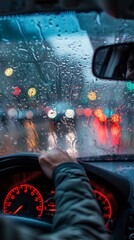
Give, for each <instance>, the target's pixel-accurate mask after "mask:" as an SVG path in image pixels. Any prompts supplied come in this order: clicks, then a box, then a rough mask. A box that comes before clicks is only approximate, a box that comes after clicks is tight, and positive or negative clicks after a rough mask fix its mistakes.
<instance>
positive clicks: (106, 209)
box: [93, 190, 112, 226]
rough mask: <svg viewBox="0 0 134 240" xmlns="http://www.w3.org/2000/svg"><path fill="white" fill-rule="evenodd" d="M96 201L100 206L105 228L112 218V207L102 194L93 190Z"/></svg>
mask: <svg viewBox="0 0 134 240" xmlns="http://www.w3.org/2000/svg"><path fill="white" fill-rule="evenodd" d="M93 192H94V194H95V196H96V199H97V201H98V204H99V206H100V209H101V211H102V215H103V218H104V221H105V224H106V226H107V224H108V221H109V220H110V219H111V218H112V205H111V202H110V201H109V199H108V197H107V196H106V195H104V194H103V193H102V192H100V191H98V190H93Z"/></svg>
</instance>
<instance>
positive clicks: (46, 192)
mask: <svg viewBox="0 0 134 240" xmlns="http://www.w3.org/2000/svg"><path fill="white" fill-rule="evenodd" d="M0 181H1V182H2V184H1V186H2V187H1V192H0V195H1V200H0V210H1V211H2V212H3V213H4V214H9V215H18V216H23V217H30V218H34V219H40V220H42V221H46V222H49V223H51V222H52V220H53V216H54V214H55V212H56V205H55V201H54V192H55V191H54V186H53V183H52V182H51V181H50V180H49V179H47V178H45V176H44V175H43V174H42V172H40V171H35V172H27V173H20V174H13V175H11V176H10V177H8V179H5V177H2V179H0ZM90 183H91V186H92V188H93V192H94V195H95V198H96V200H97V201H98V204H99V206H100V209H101V212H102V215H103V218H104V221H105V225H106V227H107V228H110V225H111V224H112V223H113V221H114V220H115V219H116V218H117V215H118V210H117V202H116V198H115V196H114V195H113V193H112V192H111V191H110V190H109V189H107V188H106V187H105V186H103V185H102V184H101V183H98V182H97V181H96V180H95V179H90Z"/></svg>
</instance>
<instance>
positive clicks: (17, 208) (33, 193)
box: [3, 184, 44, 218]
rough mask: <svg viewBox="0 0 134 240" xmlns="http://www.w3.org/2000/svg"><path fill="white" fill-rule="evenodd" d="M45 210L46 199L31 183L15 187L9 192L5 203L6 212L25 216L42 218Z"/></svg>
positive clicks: (4, 210)
mask: <svg viewBox="0 0 134 240" xmlns="http://www.w3.org/2000/svg"><path fill="white" fill-rule="evenodd" d="M43 210H44V201H43V198H42V196H41V194H40V192H39V191H38V190H37V189H36V188H35V187H33V186H31V185H29V184H21V185H19V186H17V187H14V188H13V189H11V190H10V192H9V193H8V194H7V196H6V198H5V200H4V205H3V212H4V214H11V215H19V216H24V217H32V218H40V217H41V216H42V214H43Z"/></svg>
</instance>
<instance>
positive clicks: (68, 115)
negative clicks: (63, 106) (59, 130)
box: [65, 109, 75, 118]
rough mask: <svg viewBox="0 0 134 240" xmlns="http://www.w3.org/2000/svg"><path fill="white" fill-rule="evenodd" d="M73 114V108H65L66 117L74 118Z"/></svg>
mask: <svg viewBox="0 0 134 240" xmlns="http://www.w3.org/2000/svg"><path fill="white" fill-rule="evenodd" d="M74 115H75V112H74V110H73V109H67V110H66V111H65V116H66V117H67V118H74Z"/></svg>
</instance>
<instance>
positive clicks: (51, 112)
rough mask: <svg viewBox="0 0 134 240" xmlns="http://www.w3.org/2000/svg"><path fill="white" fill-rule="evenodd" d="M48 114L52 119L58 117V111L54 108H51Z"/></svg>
mask: <svg viewBox="0 0 134 240" xmlns="http://www.w3.org/2000/svg"><path fill="white" fill-rule="evenodd" d="M47 116H48V117H49V118H51V119H54V118H56V116H57V112H56V111H55V110H53V109H50V110H49V111H48V113H47Z"/></svg>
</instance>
